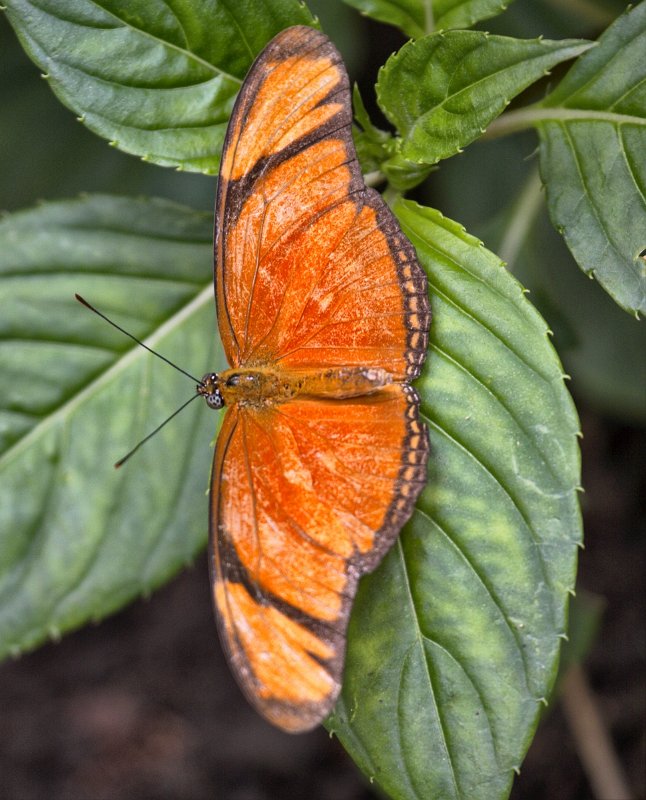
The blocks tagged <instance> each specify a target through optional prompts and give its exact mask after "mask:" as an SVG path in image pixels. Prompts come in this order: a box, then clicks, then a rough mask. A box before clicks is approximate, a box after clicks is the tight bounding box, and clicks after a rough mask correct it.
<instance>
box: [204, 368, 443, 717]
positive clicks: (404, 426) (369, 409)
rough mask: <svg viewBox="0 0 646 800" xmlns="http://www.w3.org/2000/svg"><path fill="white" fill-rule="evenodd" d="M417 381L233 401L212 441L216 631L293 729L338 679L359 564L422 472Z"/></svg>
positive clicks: (242, 676)
mask: <svg viewBox="0 0 646 800" xmlns="http://www.w3.org/2000/svg"><path fill="white" fill-rule="evenodd" d="M417 402H418V401H417V397H416V395H415V391H414V389H412V388H411V387H409V386H406V385H402V384H394V385H391V386H388V387H386V388H385V389H383V390H382V391H380V392H378V393H376V394H374V395H371V396H369V397H363V398H354V399H348V400H334V401H321V400H315V399H305V398H303V399H301V398H296V399H295V400H292V401H290V402H288V403H286V404H284V405H279V406H268V407H265V408H250V407H237V406H234V407H233V408H231V409H230V410H229V411H228V412H227V415H226V417H225V421H224V423H223V427H222V430H221V432H220V436H219V438H218V443H217V447H216V453H215V464H214V469H213V477H212V480H213V484H212V488H211V502H212V513H211V521H212V523H211V524H212V530H211V547H212V550H211V559H212V571H213V578H214V580H213V587H214V600H215V606H216V608H217V610H218V615H217V616H218V624H219V627H220V635H221V639H222V641H223V644H224V646H225V648H226V650H227V651H228V653H229V657H230V659H231V662H232V665H233V667H234V673H235V674H236V677H237V679H238V681H239V683H240V684H241V686H242V689H243V691H244V692H245V694H246V696H247V697H248V699H249V701H250V702H251V704H252V705H253V706H255V707H256V708H257V710H258V711H259V712H260V713H261V714H262V715H263V716H265V717H266V718H267V719H268V720H269V721H270V722H272V723H273V724H275V725H277V726H279V727H281V728H283V729H284V730H287V731H291V732H299V731H304V730H308V729H310V728H312V727H314V726H315V725H317V724H318V723H319V722H320V721H321V720H323V719H324V718H325V717H326V716H327V714H328V713H329V711H330V710H331V708H332V706H333V705H334V702H335V700H336V697H337V695H338V693H339V689H340V686H341V679H342V670H343V659H344V651H345V636H346V629H347V624H348V616H349V613H350V606H351V602H352V599H353V597H354V594H355V591H356V585H357V581H358V578H359V577H360V575H361V574H363V573H364V572H366V571H368V570H370V569H372V568H373V567H374V566H375V565H376V563H378V561H379V560H380V559H381V557H382V556H383V555H384V553H385V552H386V550H387V549H388V548H389V547H390V546H391V545H392V543H393V541H394V540H395V538H396V536H397V534H398V532H399V529H400V528H401V525H402V524H403V522H404V521H405V520H406V519H407V518H408V516H409V515H410V513H411V510H412V506H413V503H414V502H415V499H416V497H417V495H418V493H419V491H420V490H421V487H422V486H423V484H424V481H425V478H426V459H427V451H428V440H427V435H426V430H425V428H424V427H423V426H422V425H421V424H420V422H419V420H418V417H417Z"/></svg>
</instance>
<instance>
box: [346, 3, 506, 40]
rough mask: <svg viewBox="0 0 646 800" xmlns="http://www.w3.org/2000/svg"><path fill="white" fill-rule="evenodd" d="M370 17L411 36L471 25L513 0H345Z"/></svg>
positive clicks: (492, 15)
mask: <svg viewBox="0 0 646 800" xmlns="http://www.w3.org/2000/svg"><path fill="white" fill-rule="evenodd" d="M344 2H345V3H347V4H348V5H350V6H352V7H353V8H356V9H358V10H359V11H361V12H362V13H363V14H365V15H366V16H367V17H373V19H378V20H379V21H380V22H388V23H389V24H390V25H395V26H396V27H398V28H400V29H401V30H402V31H403V32H404V33H405V34H406V35H407V36H410V37H411V39H416V38H417V37H419V36H424V35H425V34H427V33H431V32H432V31H434V30H438V29H439V30H442V29H448V28H469V27H471V25H474V24H475V23H476V22H479V21H480V20H482V19H489V17H494V16H495V15H496V14H500V12H501V11H504V10H505V8H507V6H508V5H509V3H510V2H511V0H344Z"/></svg>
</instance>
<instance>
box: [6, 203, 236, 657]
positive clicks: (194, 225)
mask: <svg viewBox="0 0 646 800" xmlns="http://www.w3.org/2000/svg"><path fill="white" fill-rule="evenodd" d="M211 239H212V217H211V215H210V214H201V213H196V212H194V211H192V210H190V209H187V208H184V207H182V206H177V205H175V204H173V203H169V202H165V201H153V200H138V201H135V200H126V199H118V198H114V197H105V196H98V197H91V198H87V199H81V200H77V201H73V202H66V203H55V204H51V205H44V206H42V207H41V208H38V209H35V210H33V211H27V212H22V213H19V214H15V215H13V216H9V217H6V218H5V219H3V220H1V221H0V305H1V306H2V309H3V311H2V315H1V317H0V375H1V376H2V377H1V379H0V654H1V655H6V654H7V653H17V652H20V651H22V650H25V649H27V648H31V647H34V646H35V645H37V644H39V643H40V642H42V641H43V639H45V637H46V636H47V635H48V634H49V635H52V636H55V635H58V634H59V633H60V632H61V631H65V630H69V629H71V628H74V627H77V626H79V625H81V624H82V623H84V622H86V621H87V620H89V619H95V618H100V617H103V616H105V615H106V614H108V613H110V612H111V611H113V610H115V609H117V608H119V607H120V606H122V605H124V604H125V603H126V602H128V601H129V600H131V599H132V598H134V597H135V596H137V595H138V594H141V593H146V592H149V591H150V590H151V589H152V588H153V587H155V586H158V585H159V584H160V583H162V582H163V581H165V580H166V579H168V577H169V576H170V575H171V574H172V573H174V572H176V571H177V570H178V569H179V568H180V567H181V566H183V565H184V564H186V563H187V562H189V561H190V560H191V559H192V557H193V555H194V554H195V552H196V551H197V550H198V549H199V548H201V547H202V546H203V544H204V542H205V539H206V529H207V500H206V495H205V491H206V488H207V485H208V477H209V463H210V459H211V456H212V453H211V449H210V448H209V445H208V443H209V441H210V440H211V439H212V438H213V435H214V432H215V429H216V424H217V416H216V415H213V414H212V413H209V410H208V409H207V408H206V407H205V406H204V404H203V403H201V402H199V401H198V402H195V403H193V404H192V405H191V406H189V408H188V409H186V410H185V411H183V412H182V413H181V414H180V415H179V417H178V418H177V419H176V420H173V423H172V424H171V425H168V426H167V427H166V428H164V430H163V431H162V432H161V433H160V434H159V435H158V436H156V437H155V438H154V439H153V440H152V441H151V442H149V443H148V444H147V445H146V447H144V448H142V450H141V451H140V453H137V455H136V456H135V457H134V458H133V459H132V460H131V461H130V462H128V464H127V465H125V466H124V467H123V468H122V469H120V470H115V469H114V467H113V464H114V462H115V461H116V460H117V459H118V458H120V457H121V456H123V455H124V454H125V453H126V452H127V451H128V450H130V448H131V447H132V446H133V445H134V444H136V443H137V441H139V440H140V439H141V438H142V437H143V436H144V435H145V434H147V433H148V432H149V431H151V430H152V429H153V428H154V427H155V426H156V425H157V424H159V423H160V422H161V421H162V420H163V419H164V418H165V417H167V416H168V415H169V414H170V413H171V412H172V411H173V410H175V409H176V408H178V407H179V405H180V404H181V403H182V402H184V401H185V400H187V399H188V398H189V397H190V396H191V394H192V393H194V384H193V383H192V381H190V380H188V379H187V378H186V377H185V376H184V375H181V374H178V373H176V372H175V371H174V370H172V369H170V367H167V366H166V365H164V364H163V363H162V362H160V361H158V360H157V359H154V358H153V357H152V356H151V355H149V354H148V353H146V351H145V350H144V349H143V348H141V347H137V346H136V345H134V344H133V343H132V342H131V341H130V340H129V339H127V338H126V337H124V336H123V335H121V334H119V333H118V332H116V331H115V330H113V329H112V328H111V327H110V326H108V325H107V324H105V323H104V322H103V321H102V320H100V319H99V318H98V317H96V316H94V315H93V314H91V313H90V312H89V311H88V310H87V309H85V308H83V307H82V306H81V305H80V304H79V303H77V302H76V301H75V300H74V293H75V292H79V293H80V294H82V295H84V296H85V297H86V298H87V299H88V300H89V301H90V302H93V303H94V304H95V305H97V306H98V307H99V308H100V309H102V310H103V311H104V312H106V313H107V314H109V315H110V316H112V317H114V318H115V320H116V321H117V322H119V323H120V324H121V325H122V326H123V327H125V328H127V329H128V330H130V331H131V332H132V333H133V334H134V335H135V336H138V337H140V338H145V339H146V342H147V343H148V344H149V345H150V346H152V347H154V348H155V349H157V350H159V351H161V352H162V353H163V354H164V355H166V356H167V357H168V358H170V359H172V360H173V361H175V362H176V363H177V364H179V365H180V366H182V367H184V368H185V369H187V370H188V371H189V372H193V373H194V374H195V375H196V376H198V377H200V376H201V375H202V374H203V373H204V372H206V371H207V369H214V368H216V369H217V368H218V367H219V366H220V362H221V359H222V357H221V355H219V351H218V349H217V348H216V338H217V337H216V329H215V321H214V316H215V315H214V304H213V288H212V278H211V273H212V244H211Z"/></svg>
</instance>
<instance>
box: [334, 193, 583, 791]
mask: <svg viewBox="0 0 646 800" xmlns="http://www.w3.org/2000/svg"><path fill="white" fill-rule="evenodd" d="M395 211H396V213H397V215H398V217H399V219H400V221H401V223H402V226H403V229H404V231H405V233H406V234H407V235H408V236H409V237H410V239H411V241H412V242H413V244H414V245H415V247H416V249H417V253H418V256H419V258H420V261H421V262H422V264H423V265H424V267H425V269H426V271H427V273H428V275H429V282H430V294H431V300H432V306H433V312H434V319H433V324H432V329H431V347H430V352H429V357H428V359H427V363H426V366H425V369H424V373H423V375H422V377H421V379H420V380H419V382H418V389H419V390H420V393H421V396H422V411H423V415H424V418H425V419H426V420H427V422H428V425H429V429H430V436H431V461H430V469H429V482H428V486H427V488H426V489H425V491H424V493H423V494H422V496H421V498H420V500H419V502H418V505H417V509H416V511H415V513H414V516H413V519H412V521H411V522H410V523H409V524H408V526H407V527H406V528H405V529H404V532H403V534H402V536H401V537H400V540H399V542H398V543H397V544H396V545H395V547H394V548H393V550H392V551H391V553H390V554H389V555H388V556H387V558H386V560H385V562H384V563H383V564H382V566H381V567H380V569H379V570H378V571H376V572H375V573H374V574H372V575H371V576H369V577H367V578H366V579H364V580H363V581H362V585H361V590H360V592H359V596H358V599H357V604H356V606H355V610H354V612H353V616H352V621H351V626H350V639H349V650H348V656H347V668H346V678H345V682H344V687H343V694H342V699H341V701H340V702H339V704H338V706H337V709H336V713H335V715H334V716H333V717H332V718H331V720H330V722H329V727H330V729H331V730H333V731H334V732H335V733H337V734H338V736H339V737H340V739H341V740H342V742H343V744H344V745H345V746H346V748H347V749H348V750H349V751H350V753H351V754H352V756H353V757H354V758H355V760H356V761H357V763H358V764H359V765H360V766H361V767H362V769H363V770H364V771H365V772H366V774H367V775H369V776H370V777H371V779H374V780H375V781H376V782H377V783H378V784H379V785H380V786H381V787H382V788H383V789H384V790H385V791H386V792H388V793H389V795H390V796H392V797H396V798H443V800H444V799H448V798H470V800H479V799H480V798H481V799H482V800H494V799H495V798H503V797H506V796H507V792H508V789H509V786H510V783H511V780H512V777H513V770H514V769H515V768H517V767H518V766H519V765H520V763H521V761H522V758H523V754H524V752H525V750H526V748H527V745H528V743H529V741H530V739H531V735H532V733H533V730H534V727H535V725H536V722H537V719H538V716H539V712H540V707H541V700H542V699H544V698H546V697H548V695H549V691H550V687H551V685H552V682H553V679H554V676H555V672H556V666H557V660H558V652H559V642H560V638H559V637H561V636H562V635H563V633H564V630H565V625H566V607H567V596H568V591H570V590H571V589H572V587H573V585H574V575H575V568H576V555H577V545H578V543H579V542H580V537H581V529H580V518H579V509H578V501H577V496H576V486H577V484H578V481H579V452H578V446H577V442H576V434H577V430H578V422H577V418H576V414H575V411H574V407H573V404H572V401H571V399H570V396H569V394H568V392H567V391H566V389H565V387H564V384H563V380H562V370H561V367H560V364H559V362H558V359H557V357H556V355H555V353H554V350H553V349H552V347H551V345H550V343H549V341H548V339H547V331H546V325H545V323H544V322H543V320H542V319H541V318H540V316H539V315H538V314H537V312H536V311H535V310H534V309H533V307H532V306H531V305H530V303H529V302H528V301H527V299H526V298H525V296H524V294H523V291H522V289H521V287H520V286H519V284H518V283H517V282H516V281H515V279H514V278H513V277H512V276H510V275H509V273H508V272H507V271H506V270H505V269H504V268H503V266H502V264H501V262H500V261H499V260H498V259H497V258H496V257H495V256H494V255H493V254H491V253H489V252H488V251H486V250H485V249H484V247H482V246H481V245H480V243H479V242H477V241H476V240H474V239H473V238H472V237H470V236H468V235H467V234H466V233H465V232H464V230H463V229H462V228H461V227H460V226H458V225H456V224H455V223H453V222H450V221H448V220H446V219H445V218H443V217H442V216H441V215H440V214H439V213H437V212H434V211H432V210H430V209H425V208H422V207H420V206H417V205H415V204H413V203H410V202H405V201H400V202H398V203H397V204H396V206H395Z"/></svg>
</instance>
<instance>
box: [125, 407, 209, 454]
mask: <svg viewBox="0 0 646 800" xmlns="http://www.w3.org/2000/svg"><path fill="white" fill-rule="evenodd" d="M196 397H200V395H199V394H194V395H193V396H192V397H190V398H189V399H188V400H187V401H186V402H185V403H182V405H181V406H180V407H179V408H178V409H177V411H173V413H172V414H171V415H170V417H167V418H166V419H165V420H164V421H163V422H162V424H161V425H158V426H157V427H156V428H155V430H154V431H151V432H150V433H149V434H148V436H144V438H143V439H142V440H141V441H140V442H139V444H136V445H135V446H134V447H133V448H132V450H131V451H130V452H129V453H126V455H125V456H124V457H123V458H120V459H119V460H118V461H117V463H116V464H115V465H114V466H115V468H116V469H119V467H120V466H122V465H123V464H125V463H126V461H127V460H128V459H129V458H130V456H133V455H134V454H135V453H136V452H137V450H139V448H140V447H141V446H142V445H144V444H146V442H147V441H148V439H152V437H153V436H154V435H155V434H156V433H158V432H159V431H160V430H161V429H162V428H163V427H164V425H166V424H167V423H168V422H170V421H171V420H172V419H173V417H176V416H177V415H178V414H179V412H180V411H183V410H184V409H185V408H186V406H187V405H188V404H189V403H192V402H193V400H195V398H196Z"/></svg>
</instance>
